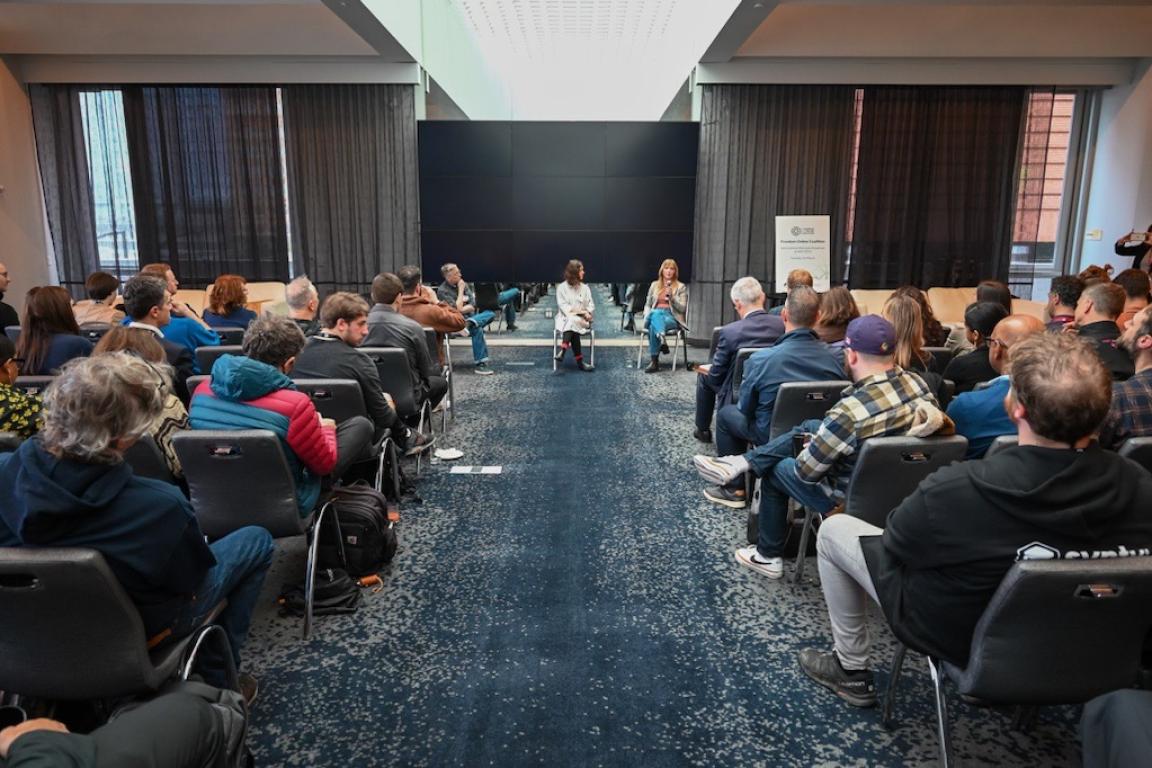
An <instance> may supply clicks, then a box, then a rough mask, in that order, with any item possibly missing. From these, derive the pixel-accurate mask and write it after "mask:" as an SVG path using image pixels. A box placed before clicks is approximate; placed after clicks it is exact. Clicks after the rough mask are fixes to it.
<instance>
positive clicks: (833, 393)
mask: <svg viewBox="0 0 1152 768" xmlns="http://www.w3.org/2000/svg"><path fill="white" fill-rule="evenodd" d="M850 386H852V382H850V381H790V382H786V383H784V384H781V385H780V388H779V389H778V390H776V402H775V403H774V404H773V405H772V425H771V427H770V428H769V439H772V438H775V437H778V436H779V435H782V434H784V433H785V432H787V431H788V430H790V429H792V427H795V426H796V425H798V424H800V422H802V421H806V420H808V419H823V418H824V414H826V413H828V409H829V408H831V407H832V406H833V405H835V404H836V403H837V402H839V400H840V396H841V395H842V394H843V392H844V390H845V389H846V388H847V387H850Z"/></svg>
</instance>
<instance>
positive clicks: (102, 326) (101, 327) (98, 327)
mask: <svg viewBox="0 0 1152 768" xmlns="http://www.w3.org/2000/svg"><path fill="white" fill-rule="evenodd" d="M110 330H112V325H111V324H110V323H84V324H83V325H81V326H80V335H81V336H83V337H84V338H86V339H88V341H90V342H92V343H93V344H96V343H97V342H99V341H100V339H102V338H104V334H106V333H108V331H110Z"/></svg>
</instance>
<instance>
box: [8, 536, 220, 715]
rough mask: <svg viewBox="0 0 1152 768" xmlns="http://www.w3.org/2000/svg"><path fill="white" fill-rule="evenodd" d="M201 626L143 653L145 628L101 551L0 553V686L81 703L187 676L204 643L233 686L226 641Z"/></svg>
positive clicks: (210, 628) (216, 631) (17, 549)
mask: <svg viewBox="0 0 1152 768" xmlns="http://www.w3.org/2000/svg"><path fill="white" fill-rule="evenodd" d="M220 607H222V605H221V606H218V608H217V610H216V611H214V612H213V613H212V615H211V616H210V618H209V621H208V622H206V623H205V624H204V625H203V626H202V627H200V628H199V629H197V630H196V631H195V632H194V633H192V634H191V635H188V636H187V637H184V638H181V639H179V640H176V641H173V642H169V643H164V644H161V645H159V646H157V647H156V648H154V649H152V650H149V649H148V647H147V643H146V637H145V634H144V624H143V622H142V621H141V620H140V613H139V611H138V610H137V609H136V606H135V604H133V602H132V600H131V598H129V597H128V595H127V593H125V591H124V588H123V587H122V586H121V585H120V582H119V581H118V580H117V579H116V575H115V574H114V573H112V569H111V568H109V567H108V564H107V562H105V560H104V557H103V555H101V554H100V553H99V552H97V551H96V550H94V549H81V548H58V549H57V548H50V547H45V548H38V547H36V548H33V547H5V548H0V616H3V617H4V631H3V632H0V690H3V691H6V692H8V693H11V694H18V695H20V696H26V697H31V698H37V699H47V700H50V701H55V700H88V699H112V698H120V697H126V696H133V695H136V694H141V693H148V692H153V691H156V690H158V689H159V688H160V687H161V686H162V685H163V684H164V683H165V682H166V681H167V680H169V679H170V678H172V677H175V676H179V677H180V678H181V679H187V678H188V676H189V674H191V672H192V671H193V668H194V666H195V663H196V658H197V655H198V653H199V651H200V649H201V648H202V647H203V645H204V643H206V642H214V643H217V644H218V648H219V649H220V651H221V653H220V656H222V657H223V658H224V659H225V660H226V664H227V665H228V668H227V669H226V670H225V673H226V675H227V677H228V681H229V684H230V686H231V687H232V688H233V689H238V686H237V680H236V670H235V669H234V668H232V652H231V650H230V648H229V645H228V636H227V635H226V634H225V633H224V630H223V629H222V628H221V627H219V626H218V625H215V624H212V623H211V621H214V620H215V616H216V615H217V614H218V613H219V608H220Z"/></svg>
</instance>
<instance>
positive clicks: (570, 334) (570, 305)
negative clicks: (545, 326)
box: [553, 259, 596, 372]
mask: <svg viewBox="0 0 1152 768" xmlns="http://www.w3.org/2000/svg"><path fill="white" fill-rule="evenodd" d="M595 311H596V302H595V301H593V299H592V291H591V290H590V289H589V288H588V285H587V284H586V283H585V282H584V264H583V263H582V262H580V261H579V260H578V259H571V260H569V262H568V264H566V265H565V267H564V282H562V283H558V284H557V285H556V321H555V324H554V326H553V333H554V334H559V335H560V339H561V340H560V345H559V347H558V348H557V350H556V353H555V355H554V357H555V363H556V364H559V363H560V361H561V360H563V359H564V353H565V352H567V351H568V350H569V349H571V350H572V359H573V360H575V361H576V367H577V368H579V369H580V370H582V371H585V372H591V371H594V370H596V368H595V366H593V365H592V364H591V363H587V362H585V361H584V352H583V350H582V349H581V342H580V340H581V339H582V338H583V337H584V336H585V334H587V333H589V332H590V331H591V330H592V318H593V313H594V312H595ZM553 338H555V337H553ZM592 338H593V341H595V334H593V337H592Z"/></svg>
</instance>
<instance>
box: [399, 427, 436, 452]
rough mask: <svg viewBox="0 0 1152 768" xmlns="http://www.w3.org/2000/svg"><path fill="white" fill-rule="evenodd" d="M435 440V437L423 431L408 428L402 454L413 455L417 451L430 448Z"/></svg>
mask: <svg viewBox="0 0 1152 768" xmlns="http://www.w3.org/2000/svg"><path fill="white" fill-rule="evenodd" d="M435 442H436V438H435V437H433V436H431V435H426V434H424V433H423V432H417V431H416V430H414V429H409V430H408V439H407V440H405V441H404V446H403V447H404V455H405V456H415V455H416V454H418V453H423V452H424V451H426V450H428V449H429V448H431V447H432V446H433V445H434V444H435Z"/></svg>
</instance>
